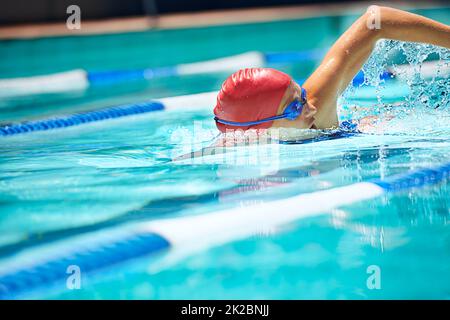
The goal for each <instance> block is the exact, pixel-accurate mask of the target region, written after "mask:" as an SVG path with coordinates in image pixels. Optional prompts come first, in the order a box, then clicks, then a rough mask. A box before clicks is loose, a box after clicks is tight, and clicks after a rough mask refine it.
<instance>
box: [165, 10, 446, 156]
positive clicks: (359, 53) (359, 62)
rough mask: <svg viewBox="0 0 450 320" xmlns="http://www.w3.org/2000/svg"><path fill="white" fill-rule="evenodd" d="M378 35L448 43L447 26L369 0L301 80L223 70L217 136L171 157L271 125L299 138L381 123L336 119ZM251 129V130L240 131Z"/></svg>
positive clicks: (237, 140) (237, 141)
mask: <svg viewBox="0 0 450 320" xmlns="http://www.w3.org/2000/svg"><path fill="white" fill-rule="evenodd" d="M374 22H378V23H379V24H378V25H377V24H376V23H374ZM380 39H393V40H400V41H410V42H422V43H428V44H433V45H436V46H441V47H446V48H450V26H447V25H445V24H442V23H439V22H437V21H434V20H431V19H428V18H425V17H423V16H420V15H416V14H412V13H409V12H405V11H402V10H398V9H393V8H389V7H381V6H370V7H369V8H368V9H367V11H366V12H365V13H364V14H363V15H362V16H361V17H359V19H358V20H357V21H356V22H355V23H353V25H352V26H350V28H349V29H348V30H347V31H346V32H345V33H344V34H343V35H342V36H341V37H340V38H339V39H338V40H337V41H336V42H335V43H334V45H333V46H332V47H331V49H330V50H329V51H328V53H327V54H326V56H325V58H324V59H323V61H322V62H321V64H320V65H319V67H318V68H317V69H316V70H315V71H314V72H313V73H312V75H311V76H310V77H309V78H308V79H307V80H306V81H305V83H304V84H303V85H302V86H300V85H299V84H297V83H295V81H294V80H293V79H292V78H291V77H290V76H289V75H287V74H285V73H283V72H281V71H278V70H275V69H270V68H252V69H243V70H239V71H237V72H235V73H234V74H232V75H231V76H229V77H228V78H227V79H226V80H225V82H224V83H223V85H222V88H221V90H220V92H219V94H218V96H217V104H216V106H215V108H214V115H215V117H214V120H215V122H216V126H217V128H218V129H219V130H220V132H221V133H222V134H221V136H220V137H219V138H218V139H217V140H216V141H215V142H214V143H213V145H211V146H210V147H207V148H204V149H202V150H198V151H196V152H192V153H189V154H185V155H182V156H179V157H177V158H175V159H173V160H183V159H187V158H196V157H201V156H204V155H210V154H220V153H224V152H225V149H224V147H228V146H236V145H243V144H244V143H245V144H247V143H252V142H255V141H257V142H258V143H259V144H261V139H260V137H261V136H263V137H264V138H265V141H266V142H267V143H270V141H271V137H273V132H274V131H276V136H277V137H280V135H282V134H283V133H282V132H283V131H284V132H292V131H294V137H293V140H301V139H302V137H300V139H299V137H298V136H295V131H297V132H299V131H302V132H304V131H306V136H305V134H304V133H302V136H305V137H306V139H308V138H310V137H311V136H314V133H311V131H319V130H305V129H322V130H327V129H336V128H344V129H345V130H349V129H350V130H354V131H359V132H371V131H372V132H373V128H374V126H375V124H376V125H377V126H379V125H382V124H383V123H380V122H379V121H380V120H379V119H378V118H377V117H374V116H370V117H366V118H363V119H360V120H358V121H355V122H353V123H350V125H349V123H348V122H347V123H341V124H340V123H339V122H338V115H337V100H338V97H339V95H340V94H341V93H342V92H343V91H344V90H345V89H346V88H347V86H348V85H349V83H350V82H351V81H352V80H353V78H354V77H355V75H356V74H357V73H358V72H359V70H360V69H361V67H362V66H363V64H364V63H365V62H366V61H367V59H368V58H369V56H370V54H371V53H372V50H373V48H374V46H375V43H376V42H377V41H378V40H380ZM383 121H389V119H384V120H383ZM273 129H275V130H273ZM255 131H256V132H257V134H256V135H255V134H253V133H251V134H249V135H247V136H246V134H245V133H246V132H255ZM271 131H272V132H271ZM236 132H238V133H239V134H238V135H237V134H236ZM261 132H262V133H263V134H261ZM228 134H229V135H228ZM315 134H316V135H317V134H318V133H315ZM267 135H269V138H267ZM287 135H288V136H289V134H287ZM237 136H238V137H237ZM252 140H253V141H252ZM287 140H289V137H287ZM242 142H244V143H242Z"/></svg>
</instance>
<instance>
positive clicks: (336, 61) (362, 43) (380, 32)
mask: <svg viewBox="0 0 450 320" xmlns="http://www.w3.org/2000/svg"><path fill="white" fill-rule="evenodd" d="M383 38H384V39H394V40H401V41H412V42H423V43H429V44H434V45H437V46H442V47H447V48H450V27H449V26H447V25H445V24H442V23H439V22H437V21H434V20H431V19H428V18H425V17H422V16H419V15H416V14H412V13H409V12H405V11H402V10H398V9H393V8H388V7H379V6H371V7H369V9H368V10H367V12H366V13H365V14H363V15H362V16H361V17H360V18H359V19H358V20H357V21H356V22H355V23H354V24H353V25H352V26H351V27H350V28H349V29H348V30H347V31H346V32H345V33H344V34H343V35H342V36H341V37H340V38H339V39H338V40H337V41H336V43H335V44H334V45H333V46H332V47H331V49H330V50H329V52H328V53H327V55H326V56H325V58H324V59H323V61H322V63H321V65H320V66H319V67H318V68H317V70H316V71H315V72H314V73H313V74H312V75H311V76H310V77H309V78H308V80H307V81H306V82H305V83H304V87H305V89H306V90H307V91H308V99H309V101H311V103H312V104H313V105H315V106H316V107H317V109H318V112H317V116H316V125H317V126H318V127H321V128H327V127H333V126H336V125H337V124H338V123H337V114H336V102H337V98H338V97H339V95H340V94H341V93H342V92H343V91H344V90H345V88H346V87H347V86H348V84H349V83H350V82H351V81H352V80H353V78H354V76H355V75H356V74H357V73H358V71H359V70H360V69H361V67H362V66H363V64H364V63H365V62H366V60H367V59H368V57H369V56H370V54H371V52H372V50H373V48H374V46H375V43H376V41H377V40H379V39H383Z"/></svg>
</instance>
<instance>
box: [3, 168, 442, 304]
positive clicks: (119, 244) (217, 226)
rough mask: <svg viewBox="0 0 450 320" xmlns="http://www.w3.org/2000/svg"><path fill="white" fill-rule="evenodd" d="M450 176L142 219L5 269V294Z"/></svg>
mask: <svg viewBox="0 0 450 320" xmlns="http://www.w3.org/2000/svg"><path fill="white" fill-rule="evenodd" d="M449 177H450V163H446V164H443V165H441V166H438V167H434V168H422V169H418V170H413V171H410V172H407V173H404V174H398V175H394V176H391V177H388V178H386V179H383V180H379V179H376V180H371V181H369V182H360V183H355V184H351V185H348V186H344V187H337V188H331V189H328V190H323V191H317V192H312V193H306V194H301V195H298V196H294V197H290V198H287V199H283V200H276V201H271V202H267V203H260V204H256V205H251V206H246V207H241V208H236V209H229V210H221V211H216V212H213V213H209V214H202V215H197V216H189V217H182V218H173V219H161V220H157V221H151V222H148V223H140V224H137V225H135V226H132V228H131V227H130V228H129V229H128V230H127V232H125V233H121V234H120V236H119V237H116V238H112V239H109V240H108V241H104V240H103V241H100V243H94V242H95V241H94V239H95V236H94V235H91V236H90V237H89V242H88V244H87V246H88V248H86V247H83V248H81V249H78V250H76V248H71V250H72V252H71V253H70V252H69V253H66V251H63V252H61V251H62V250H60V251H59V252H58V254H56V255H57V256H58V255H59V258H56V259H55V258H53V259H52V258H51V257H49V259H48V260H47V261H43V262H41V263H39V262H37V263H36V262H35V263H36V264H35V265H29V266H28V267H20V266H19V267H13V268H9V269H8V272H7V273H3V274H0V298H1V299H13V298H15V297H19V296H20V295H21V294H24V293H26V292H32V291H33V290H37V289H39V288H45V287H49V286H51V285H55V284H56V283H59V284H60V285H63V284H64V283H65V280H66V279H67V276H68V275H67V274H66V270H67V267H68V266H71V265H75V266H78V267H79V268H80V270H81V272H87V273H88V272H92V271H97V270H100V269H102V268H106V267H110V266H112V265H115V264H117V263H121V262H125V261H129V260H130V259H134V258H138V257H142V256H149V255H151V254H158V253H162V252H164V251H166V250H168V249H170V248H172V247H173V248H183V247H185V248H186V247H189V246H196V249H197V250H198V249H207V248H209V247H212V246H216V245H221V244H225V243H228V242H231V241H236V240H240V239H245V238H248V237H249V236H252V235H255V234H261V233H262V232H267V230H272V229H273V228H276V227H279V226H283V225H285V224H287V223H291V222H293V221H296V220H298V219H302V218H307V217H312V216H317V215H320V214H323V213H324V212H329V211H331V210H332V209H334V208H337V207H340V206H344V205H350V204H353V203H356V202H360V201H365V200H369V199H373V198H377V197H379V196H381V195H383V194H388V193H393V192H398V191H403V190H407V189H411V188H421V187H424V186H428V185H432V184H436V183H439V182H442V181H445V180H447V179H448V178H449ZM324 199H326V201H324ZM104 232H105V231H102V232H101V234H104ZM85 237H86V236H85ZM47 254H48V252H47ZM64 254H66V255H64ZM61 255H62V256H61ZM61 288H64V287H61Z"/></svg>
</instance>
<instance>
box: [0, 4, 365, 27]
mask: <svg viewBox="0 0 450 320" xmlns="http://www.w3.org/2000/svg"><path fill="white" fill-rule="evenodd" d="M333 2H334V3H336V2H342V1H339V0H326V1H320V0H319V1H312V0H6V1H5V0H0V24H2V25H7V24H19V23H30V22H55V21H61V20H63V21H65V19H66V18H67V13H66V8H67V7H68V6H69V5H71V4H76V5H78V6H80V8H81V17H82V19H87V20H91V19H104V18H112V17H127V16H142V15H157V14H163V13H170V12H193V11H205V10H219V9H232V8H252V7H270V6H283V5H296V4H313V3H316V4H320V3H333ZM348 2H358V1H347V3H348Z"/></svg>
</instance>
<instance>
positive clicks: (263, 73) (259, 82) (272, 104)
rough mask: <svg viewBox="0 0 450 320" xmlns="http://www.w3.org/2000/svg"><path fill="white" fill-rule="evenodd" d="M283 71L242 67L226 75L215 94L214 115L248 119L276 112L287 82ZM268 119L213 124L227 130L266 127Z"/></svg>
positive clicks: (241, 119) (264, 116) (240, 119)
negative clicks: (242, 125)
mask: <svg viewBox="0 0 450 320" xmlns="http://www.w3.org/2000/svg"><path fill="white" fill-rule="evenodd" d="M291 80H292V79H291V77H290V76H288V75H287V74H285V73H283V72H281V71H277V70H275V69H269V68H251V69H242V70H239V71H237V72H235V73H233V74H232V75H231V76H229V77H228V78H227V79H226V80H225V82H224V83H223V84H222V88H221V89H220V92H219V94H218V95H217V104H216V107H215V108H214V115H215V116H216V117H217V118H219V119H222V120H227V121H237V122H248V121H257V120H261V119H264V118H268V117H273V116H275V115H276V114H277V111H278V107H279V105H280V102H281V99H282V98H283V95H284V93H285V92H286V89H287V87H288V86H289V84H290V83H291ZM272 122H273V121H270V122H266V123H261V124H258V125H253V126H247V127H236V126H229V125H226V124H222V123H218V122H216V125H217V128H218V129H219V130H220V131H222V132H225V131H226V130H227V129H228V130H239V129H240V130H248V129H250V128H251V129H267V128H270V127H271V126H272Z"/></svg>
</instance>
